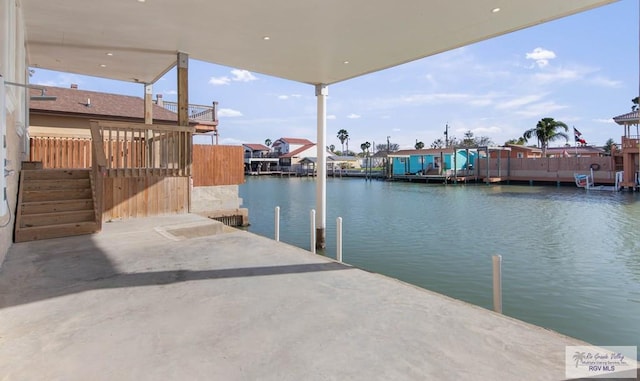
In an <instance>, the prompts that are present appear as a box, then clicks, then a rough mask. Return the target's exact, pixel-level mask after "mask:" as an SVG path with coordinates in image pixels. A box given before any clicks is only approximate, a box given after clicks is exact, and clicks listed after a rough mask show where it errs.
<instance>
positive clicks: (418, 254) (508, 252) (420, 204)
mask: <svg viewBox="0 0 640 381" xmlns="http://www.w3.org/2000/svg"><path fill="white" fill-rule="evenodd" d="M240 196H241V197H242V198H243V199H244V204H243V206H244V207H247V208H249V217H250V221H251V226H250V227H249V231H251V232H254V233H257V234H260V235H263V236H267V237H273V234H274V220H273V218H274V217H273V216H274V208H275V207H276V206H280V208H281V211H280V216H281V222H280V224H281V231H280V239H281V241H284V242H287V243H290V244H293V245H295V246H299V247H302V248H305V249H308V248H309V211H310V210H311V209H313V208H314V207H315V180H314V179H309V178H271V177H250V178H247V182H246V184H243V185H241V186H240ZM337 217H342V218H343V240H344V243H343V260H344V262H346V263H349V264H352V265H354V266H357V267H360V268H363V269H366V270H370V271H375V272H378V273H381V274H385V275H388V276H391V277H394V278H398V279H401V280H403V281H406V282H409V283H412V284H415V285H417V286H420V287H423V288H426V289H429V290H433V291H436V292H439V293H442V294H445V295H448V296H451V297H453V298H457V299H461V300H464V301H467V302H470V303H473V304H476V305H479V306H482V307H485V308H488V309H491V308H492V288H491V287H492V274H491V271H492V266H491V256H492V255H494V254H501V255H502V257H503V264H502V267H503V312H504V313H505V314H506V315H509V316H512V317H515V318H518V319H521V320H524V321H527V322H530V323H533V324H536V325H540V326H543V327H547V328H550V329H552V330H555V331H557V332H561V333H564V334H566V335H569V336H573V337H576V338H579V339H582V340H585V341H588V342H590V343H593V344H596V345H638V346H640V194H638V193H629V192H619V193H616V192H596V191H591V192H589V193H587V192H585V191H584V190H582V189H577V188H573V187H561V188H557V187H553V186H545V187H538V186H514V185H511V186H507V185H491V186H487V185H481V184H473V185H448V186H445V185H440V184H428V185H427V184H417V183H402V182H384V181H372V182H371V181H365V180H363V179H331V178H330V179H328V182H327V249H326V251H325V255H327V256H330V257H335V252H336V250H335V226H336V222H335V220H336V218H337Z"/></svg>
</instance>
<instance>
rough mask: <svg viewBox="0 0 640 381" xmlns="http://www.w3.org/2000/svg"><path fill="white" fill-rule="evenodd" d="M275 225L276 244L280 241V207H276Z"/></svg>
mask: <svg viewBox="0 0 640 381" xmlns="http://www.w3.org/2000/svg"><path fill="white" fill-rule="evenodd" d="M274 225H275V228H274V230H275V240H276V242H278V241H280V207H279V206H276V209H275V216H274Z"/></svg>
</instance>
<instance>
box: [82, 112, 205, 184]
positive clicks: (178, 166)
mask: <svg viewBox="0 0 640 381" xmlns="http://www.w3.org/2000/svg"><path fill="white" fill-rule="evenodd" d="M193 132H194V128H193V127H181V126H165V125H151V124H135V123H123V122H107V121H91V134H92V136H93V135H94V134H97V135H96V137H95V138H92V139H93V141H94V142H96V141H98V140H99V141H101V142H103V151H104V157H105V162H106V171H107V174H108V176H110V177H119V176H185V177H186V176H190V175H191V163H192V147H193V142H192V135H193ZM98 137H100V138H98ZM94 146H95V144H94Z"/></svg>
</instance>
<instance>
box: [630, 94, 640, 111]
mask: <svg viewBox="0 0 640 381" xmlns="http://www.w3.org/2000/svg"><path fill="white" fill-rule="evenodd" d="M638 102H640V97H635V98H633V99H632V100H631V103H633V106H631V111H636V110H637V109H638Z"/></svg>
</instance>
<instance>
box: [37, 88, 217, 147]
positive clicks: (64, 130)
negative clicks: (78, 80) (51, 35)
mask: <svg viewBox="0 0 640 381" xmlns="http://www.w3.org/2000/svg"><path fill="white" fill-rule="evenodd" d="M43 87H44V88H45V89H46V94H47V95H50V96H55V97H57V99H56V101H55V102H50V101H38V100H32V101H31V102H30V108H29V124H30V127H29V132H30V134H31V136H37V135H38V134H42V133H44V132H45V130H43V128H49V127H56V130H55V131H56V132H55V133H56V134H60V135H65V136H77V137H88V136H89V135H88V128H89V121H90V120H92V119H94V120H110V121H117V122H131V123H144V99H143V98H141V97H134V96H129V95H121V94H110V93H103V92H98V91H88V90H81V89H79V88H78V86H77V85H71V87H70V88H62V87H48V86H43ZM31 93H32V95H38V94H39V93H40V90H31ZM190 107H191V105H190ZM152 118H153V124H164V125H172V126H175V125H176V123H177V121H178V114H176V113H175V112H172V111H170V110H169V109H167V108H165V107H162V106H160V105H158V104H155V103H153V104H152ZM211 123H213V122H211ZM189 125H190V126H193V127H196V132H208V133H214V132H215V133H216V134H217V121H216V122H215V123H214V124H206V122H204V121H199V120H190V122H189ZM74 129H76V130H74ZM77 129H80V130H77ZM212 129H213V130H212ZM48 132H50V131H47V133H48Z"/></svg>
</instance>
